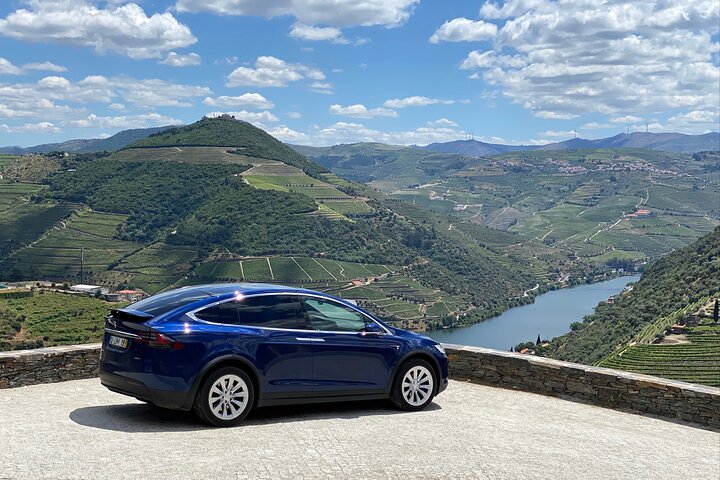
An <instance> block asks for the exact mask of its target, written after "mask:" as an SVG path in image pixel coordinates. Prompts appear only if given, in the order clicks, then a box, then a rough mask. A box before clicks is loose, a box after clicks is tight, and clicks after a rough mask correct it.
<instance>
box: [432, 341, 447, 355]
mask: <svg viewBox="0 0 720 480" xmlns="http://www.w3.org/2000/svg"><path fill="white" fill-rule="evenodd" d="M433 347H435V349H436V350H437V351H438V352H440V353H442V354H443V355H445V349H444V348H443V346H442V345H440V344H439V343H436V344H435V345H433Z"/></svg>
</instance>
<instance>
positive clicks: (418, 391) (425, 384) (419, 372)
mask: <svg viewBox="0 0 720 480" xmlns="http://www.w3.org/2000/svg"><path fill="white" fill-rule="evenodd" d="M433 387H434V385H433V377H432V373H430V370H428V369H427V368H425V367H423V366H421V365H416V366H414V367H412V368H411V369H410V370H408V371H407V373H405V376H404V377H403V380H402V396H403V398H404V399H405V401H406V402H407V403H409V404H410V405H412V406H413V407H419V406H420V405H422V404H424V403H425V402H426V401H427V400H428V398H429V397H430V396H431V395H432V392H433Z"/></svg>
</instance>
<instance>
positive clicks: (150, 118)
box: [63, 113, 182, 128]
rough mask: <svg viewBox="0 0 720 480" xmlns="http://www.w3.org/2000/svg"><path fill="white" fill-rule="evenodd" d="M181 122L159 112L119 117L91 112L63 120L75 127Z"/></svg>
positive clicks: (118, 126) (160, 124)
mask: <svg viewBox="0 0 720 480" xmlns="http://www.w3.org/2000/svg"><path fill="white" fill-rule="evenodd" d="M180 124H182V121H180V120H177V119H175V118H171V117H167V116H165V115H160V114H159V113H146V114H142V115H123V116H118V117H104V116H99V115H95V114H94V113H91V114H90V115H88V116H87V117H85V118H82V119H78V120H69V121H66V122H63V125H64V126H68V127H74V128H147V127H160V126H165V125H180Z"/></svg>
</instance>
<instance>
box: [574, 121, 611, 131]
mask: <svg viewBox="0 0 720 480" xmlns="http://www.w3.org/2000/svg"><path fill="white" fill-rule="evenodd" d="M607 128H618V126H617V125H612V124H610V123H601V122H590V123H586V124H585V125H583V126H582V127H580V129H581V130H602V129H607Z"/></svg>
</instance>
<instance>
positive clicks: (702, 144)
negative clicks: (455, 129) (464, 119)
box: [421, 132, 720, 157]
mask: <svg viewBox="0 0 720 480" xmlns="http://www.w3.org/2000/svg"><path fill="white" fill-rule="evenodd" d="M421 148H424V149H427V150H432V151H434V152H446V153H459V154H461V155H469V156H478V157H483V156H492V155H500V154H503V153H507V152H519V151H527V150H574V149H586V148H647V149H650V150H659V151H662V152H673V153H695V152H700V151H705V150H720V133H718V132H711V133H704V134H702V135H686V134H683V133H644V132H633V133H620V134H618V135H615V136H614V137H608V138H598V139H595V140H588V139H584V138H573V139H570V140H565V141H562V142H555V143H549V144H547V145H502V144H495V143H485V142H480V141H478V140H455V141H452V142H444V143H431V144H430V145H427V146H425V147H421Z"/></svg>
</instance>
